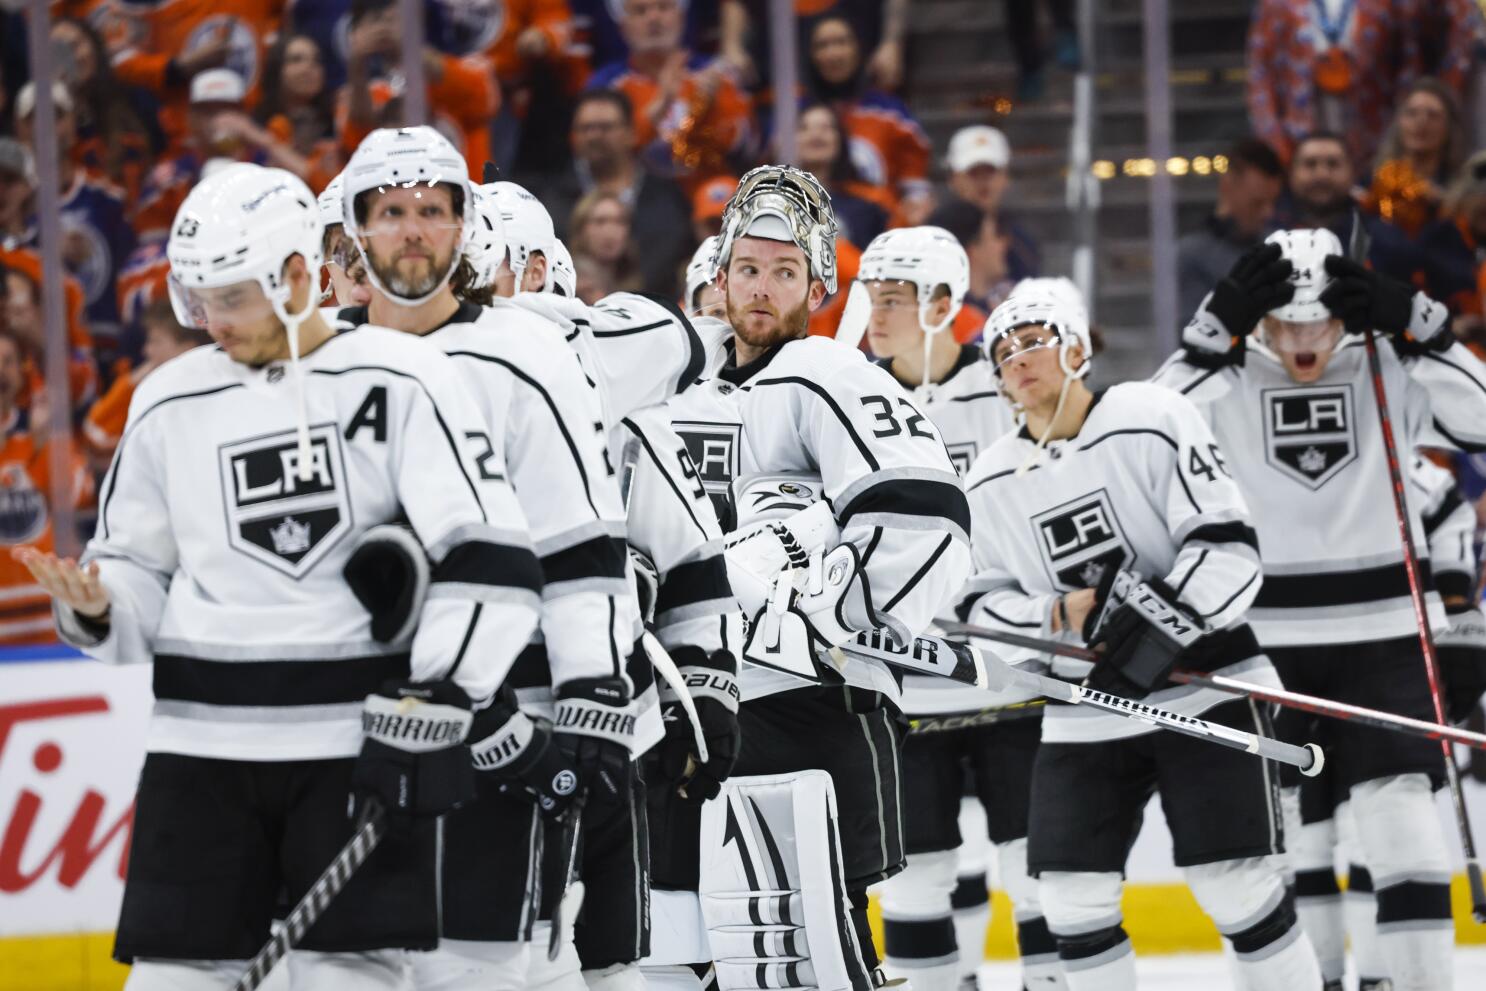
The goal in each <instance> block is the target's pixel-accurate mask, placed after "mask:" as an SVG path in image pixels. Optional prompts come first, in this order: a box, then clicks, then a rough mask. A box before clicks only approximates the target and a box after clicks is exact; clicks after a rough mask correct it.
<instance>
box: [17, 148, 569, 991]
mask: <svg viewBox="0 0 1486 991" xmlns="http://www.w3.org/2000/svg"><path fill="white" fill-rule="evenodd" d="M321 235H322V230H321V226H320V221H319V216H318V213H317V209H316V205H315V199H314V196H313V195H312V194H311V193H310V191H309V190H308V189H307V188H306V187H305V186H304V184H303V183H302V182H300V180H299V179H297V178H296V177H294V176H293V175H291V174H289V173H287V172H283V171H280V170H277V169H263V168H259V167H257V166H253V165H237V166H233V167H232V168H229V169H225V170H223V171H222V172H220V173H218V174H216V175H214V176H212V177H211V178H210V179H207V180H205V181H203V182H202V183H201V184H200V185H198V186H197V187H196V188H195V189H194V190H193V191H192V192H191V194H190V196H189V197H188V198H187V199H186V201H185V202H184V204H183V205H182V207H181V209H180V211H179V213H178V215H177V217H176V218H175V222H174V224H173V226H172V228H171V236H170V242H169V257H170V264H171V279H172V282H171V292H172V298H173V300H174V301H175V302H176V305H177V313H178V317H179V319H180V320H181V322H182V323H183V324H189V325H192V326H205V328H206V329H207V330H208V331H209V332H210V333H211V336H212V338H213V339H214V340H215V342H216V344H217V346H216V347H212V348H198V349H196V350H194V351H192V352H190V353H189V354H187V355H184V356H182V357H180V358H178V359H176V360H174V361H172V362H170V363H168V364H167V365H166V366H164V367H162V368H161V369H160V370H158V371H157V372H156V373H155V374H153V375H151V376H150V377H149V378H148V379H146V380H145V381H144V382H143V383H141V385H140V387H139V389H138V391H137V392H136V393H135V396H134V399H133V403H132V405H131V409H130V416H129V425H128V428H127V431H126V433H125V434H124V438H123V440H122V441H121V442H120V445H119V448H118V451H117V453H116V455H115V457H114V461H113V467H112V469H111V470H110V473H109V476H108V479H107V481H106V482H105V484H104V488H103V495H102V498H101V500H100V512H99V520H98V532H97V534H96V536H95V537H94V538H93V540H92V541H91V542H90V544H89V546H88V549H87V552H86V553H85V555H84V557H83V564H82V565H81V566H78V565H75V564H74V563H73V562H71V561H70V560H64V561H58V560H57V559H56V558H54V557H52V556H50V555H40V554H33V555H30V556H29V558H28V560H27V563H28V564H29V566H30V567H31V569H32V571H33V573H35V574H36V576H37V579H38V581H40V582H41V583H42V584H43V585H45V586H46V587H47V588H48V590H49V591H50V592H51V593H52V594H53V596H54V597H55V599H56V613H57V623H58V628H59V630H60V632H61V634H62V636H63V638H64V639H65V640H67V641H68V642H70V643H73V644H75V645H77V646H79V647H81V648H82V649H83V650H85V651H86V652H87V653H88V654H89V655H90V656H92V657H95V658H97V659H99V660H102V661H106V662H113V663H119V662H132V661H144V660H148V659H153V661H154V691H155V709H154V714H153V717H152V720H151V726H150V734H149V738H148V745H147V749H148V754H147V756H146V759H145V765H144V769H143V771H142V773H141V777H140V784H139V792H138V796H137V807H136V814H135V830H134V839H133V842H132V844H131V848H130V868H129V879H128V883H127V885H126V889H125V896H124V904H123V909H122V912H121V917H120V922H119V929H118V936H117V942H116V945H115V953H116V955H117V956H118V958H119V959H120V960H124V961H132V963H133V970H132V971H131V973H130V976H129V981H128V987H130V988H136V989H156V988H163V987H169V988H179V989H187V991H189V989H208V988H228V987H231V986H232V985H233V984H234V982H235V981H236V980H237V978H238V977H239V976H240V975H241V973H242V972H243V970H244V968H245V966H246V958H248V957H251V956H252V955H253V954H254V953H255V952H256V951H257V950H258V948H259V946H260V945H261V944H262V943H263V942H264V940H265V939H266V938H267V936H268V933H269V923H270V920H271V919H272V917H273V912H274V908H275V906H276V905H277V904H278V900H279V898H280V897H281V894H287V896H288V898H289V899H290V900H291V901H294V900H298V899H299V898H300V896H301V895H303V894H304V893H305V892H306V891H307V890H308V889H309V887H310V885H311V884H312V883H313V882H314V881H315V879H316V877H317V876H318V875H319V874H320V872H321V871H322V870H323V869H324V867H325V866H326V864H328V863H329V862H330V861H331V859H332V858H333V857H334V856H335V854H336V853H337V852H339V850H340V848H341V847H342V845H343V844H344V843H345V842H346V841H347V840H348V839H349V838H350V836H351V833H352V831H353V826H354V820H353V819H352V818H349V817H348V812H347V802H346V795H347V792H348V791H354V792H355V793H356V795H357V796H358V797H357V800H356V803H355V804H356V807H358V808H359V807H361V806H363V805H364V804H365V803H367V802H369V801H371V800H372V799H377V800H380V802H381V803H382V805H383V806H384V807H385V808H386V810H387V811H388V813H389V814H390V815H391V822H392V830H391V835H389V836H388V838H387V839H385V840H384V841H383V843H382V845H381V846H380V847H379V848H378V849H377V850H376V851H375V853H374V854H373V855H372V856H371V857H370V858H369V859H368V860H367V861H366V863H365V864H364V865H363V867H362V868H361V870H360V871H359V872H358V873H357V874H356V876H355V877H354V878H353V879H352V880H351V882H350V883H349V885H348V886H347V888H346V890H345V891H344V892H343V893H342V895H341V896H340V897H339V898H338V899H336V900H335V901H334V902H333V903H332V904H331V905H330V906H329V907H328V908H327V909H326V911H325V913H324V914H323V915H322V916H321V917H320V919H319V921H318V922H317V923H316V924H315V926H314V927H313V928H312V929H310V930H309V931H308V932H307V933H306V934H305V935H304V938H303V939H302V941H301V942H300V944H299V948H298V949H296V950H295V951H294V952H293V953H291V954H290V955H289V958H288V967H289V975H290V983H291V985H292V986H294V987H306V988H320V987H357V988H388V989H393V988H402V987H403V986H404V985H403V954H402V952H401V950H402V949H403V948H411V949H426V948H429V947H431V946H433V945H434V943H435V942H436V941H437V939H438V901H437V883H438V882H437V876H436V872H435V845H434V839H435V838H434V823H433V821H432V817H434V816H436V815H438V814H440V813H442V812H446V811H448V810H449V809H450V808H453V807H454V806H455V805H456V804H458V803H459V802H461V801H464V800H465V799H466V798H467V797H468V794H469V791H470V788H471V781H470V777H471V772H470V770H469V768H470V760H469V751H468V748H467V746H466V739H465V738H466V734H467V731H468V728H469V725H470V721H471V712H470V709H471V702H472V701H473V702H475V703H477V704H478V703H483V702H484V701H485V700H487V699H488V698H489V697H490V696H491V694H492V693H493V692H494V691H495V690H496V688H497V686H498V685H499V684H500V682H501V680H502V678H503V676H504V674H505V671H506V669H507V668H508V667H509V666H510V664H511V662H512V660H513V659H514V658H515V656H516V652H517V651H518V650H519V649H520V648H521V646H522V644H523V643H525V641H526V638H527V636H528V634H529V633H530V631H531V629H532V628H533V625H534V624H535V622H536V616H537V605H538V602H539V599H538V596H539V594H540V571H539V568H538V565H537V561H536V558H535V556H534V554H533V553H532V549H531V544H530V538H529V536H528V534H527V531H526V523H525V520H524V518H523V517H522V514H521V510H520V508H519V507H518V506H517V505H516V502H515V499H514V497H513V496H512V494H511V491H510V489H509V487H508V486H507V485H506V484H505V482H504V481H502V480H500V478H499V477H496V478H492V479H489V480H486V481H485V482H484V483H477V481H476V479H477V475H478V473H479V472H481V471H485V472H487V473H489V474H492V475H495V476H501V475H503V474H504V465H503V464H502V463H501V462H500V460H499V456H498V452H496V456H495V457H494V458H490V459H485V460H482V457H483V455H484V452H485V451H486V450H487V449H488V448H489V437H488V435H487V433H486V430H485V427H484V425H483V423H482V422H481V420H480V416H479V412H478V410H477V409H476V407H475V405H474V403H473V401H472V400H471V399H470V398H469V397H468V393H467V392H466V390H465V388H464V386H463V385H462V384H461V382H460V381H459V377H458V374H457V372H456V371H455V369H454V368H453V366H452V365H451V364H450V363H449V361H448V360H447V359H445V358H444V357H443V356H442V355H440V354H438V353H437V352H435V351H433V350H432V349H429V348H426V347H423V346H422V345H419V344H416V343H415V342H413V341H411V340H408V339H407V338H404V337H402V336H399V335H396V334H392V333H389V332H385V331H379V330H372V329H366V330H359V331H356V332H354V333H339V334H338V333H336V332H334V331H333V330H332V328H331V327H329V326H328V325H327V324H326V323H325V321H324V319H323V318H322V317H321V316H320V314H319V313H318V312H317V311H316V309H315V305H316V303H317V301H318V296H319V271H320V261H321V259H320V240H321ZM219 489H220V491H218V490H219ZM399 516H402V517H404V518H405V519H406V520H407V521H408V522H409V523H410V524H411V528H412V531H413V533H414V534H416V543H415V544H411V545H409V544H408V543H399V541H397V540H396V539H394V538H393V537H389V536H384V534H386V533H387V531H388V530H389V529H391V528H387V527H380V526H379V524H384V523H388V522H391V521H392V520H394V519H395V518H398V517H399ZM399 546H400V547H401V548H402V550H400V551H399V550H398V547H399ZM399 557H401V558H402V559H403V560H404V562H405V563H406V564H407V570H408V571H409V572H412V571H415V570H420V569H416V568H414V566H413V565H414V562H416V561H417V560H421V559H423V558H425V557H426V559H427V561H428V562H429V563H431V566H432V567H431V573H430V574H429V575H428V580H429V582H430V583H429V584H428V585H427V589H428V593H427V597H426V600H424V599H423V598H422V596H421V589H415V588H413V587H411V586H410V587H408V588H405V589H399V588H396V587H392V586H390V585H387V584H385V583H384V582H383V580H382V568H381V567H380V565H379V563H378V562H380V561H385V560H389V559H396V558H399ZM421 570H424V571H427V570H428V569H427V566H426V565H425V566H424V568H423V569H421ZM353 590H354V591H353ZM399 597H401V605H400V606H398V605H397V604H396V602H397V600H398V599H399ZM358 599H360V600H361V601H358ZM414 626H416V630H415V631H414V630H412V627H414ZM409 631H411V632H409ZM410 731H411V732H410ZM413 741H417V742H416V743H415V742H413ZM358 754H359V756H358ZM204 824H205V825H204Z"/></svg>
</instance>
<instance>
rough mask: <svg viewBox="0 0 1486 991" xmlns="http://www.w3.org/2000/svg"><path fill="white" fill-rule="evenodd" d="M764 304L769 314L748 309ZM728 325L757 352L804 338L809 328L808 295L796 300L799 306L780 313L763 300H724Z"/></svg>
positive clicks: (757, 307) (758, 307)
mask: <svg viewBox="0 0 1486 991" xmlns="http://www.w3.org/2000/svg"><path fill="white" fill-rule="evenodd" d="M763 307H767V308H768V309H769V311H770V313H771V314H773V315H772V317H766V316H763V315H762V314H758V313H753V312H751V311H753V310H755V309H760V308H763ZM727 310H728V324H729V325H730V326H731V327H732V328H733V333H735V334H737V335H738V337H739V338H741V339H742V341H743V343H745V344H747V345H748V346H749V347H751V348H757V349H759V350H761V351H763V350H767V349H769V348H772V347H775V346H777V345H780V344H784V343H786V342H788V341H793V340H795V339H796V338H799V337H804V336H805V332H806V331H807V330H808V329H809V327H810V300H809V299H808V297H807V298H806V299H803V300H801V301H800V305H799V306H796V307H795V308H793V309H791V310H789V311H788V312H786V313H785V314H783V315H782V316H781V315H780V314H779V312H778V310H777V309H776V308H774V307H773V306H771V305H770V304H767V303H762V302H758V301H755V300H748V301H745V302H743V303H734V302H733V300H732V299H731V298H729V299H728V301H727Z"/></svg>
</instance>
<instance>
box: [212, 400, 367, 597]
mask: <svg viewBox="0 0 1486 991" xmlns="http://www.w3.org/2000/svg"><path fill="white" fill-rule="evenodd" d="M220 462H221V469H222V496H223V500H224V502H225V503H226V508H227V524H228V526H227V537H228V540H229V542H230V543H231V544H232V546H233V548H235V549H236V550H238V551H241V552H242V553H244V554H246V555H247V556H248V557H250V558H253V559H254V560H255V561H259V562H261V563H263V564H266V565H268V566H269V567H270V568H274V569H275V570H277V571H282V572H283V573H284V574H286V575H289V576H290V577H292V578H299V577H300V576H302V575H303V574H304V573H305V572H307V571H309V570H310V569H311V568H313V567H314V566H315V563H316V562H317V561H319V560H320V559H321V558H322V557H324V556H325V554H326V553H327V552H328V551H329V550H330V548H332V547H334V546H335V544H336V543H337V542H338V541H339V540H340V539H341V537H343V536H344V535H345V534H346V532H347V531H348V530H349V529H350V527H351V506H350V501H349V496H348V495H347V492H346V486H345V484H344V479H345V467H344V460H343V458H342V456H341V444H340V432H339V431H338V430H337V429H336V427H335V425H334V424H319V425H317V426H313V427H310V471H309V478H308V479H301V478H300V477H299V442H298V439H297V437H296V436H295V433H294V431H293V430H285V431H282V432H280V433H275V434H268V435H266V436H263V437H255V438H253V439H251V440H245V441H240V442H238V443H236V444H229V445H224V446H223V447H222V448H221V450H220Z"/></svg>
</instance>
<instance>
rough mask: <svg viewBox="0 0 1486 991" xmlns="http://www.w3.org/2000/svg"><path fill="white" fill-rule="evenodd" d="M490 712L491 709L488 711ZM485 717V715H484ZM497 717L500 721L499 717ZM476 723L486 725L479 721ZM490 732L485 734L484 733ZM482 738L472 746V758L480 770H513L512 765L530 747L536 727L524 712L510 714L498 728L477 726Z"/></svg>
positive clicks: (496, 715) (497, 715)
mask: <svg viewBox="0 0 1486 991" xmlns="http://www.w3.org/2000/svg"><path fill="white" fill-rule="evenodd" d="M487 711H488V710H487ZM482 715H483V714H482ZM494 718H496V719H500V716H499V714H495V716H494ZM476 722H477V723H480V722H483V720H482V719H480V718H478V717H477V718H476ZM487 729H488V730H489V731H488V732H485V730H487ZM475 732H476V734H478V735H479V739H477V740H473V741H471V743H470V758H471V760H472V761H473V762H474V765H475V769H476V770H478V771H505V770H511V771H514V770H516V768H515V767H514V766H513V765H515V764H516V762H517V761H519V760H520V759H521V755H522V754H523V753H525V752H526V749H527V747H529V746H531V741H532V737H533V736H535V735H536V726H535V724H534V723H533V722H532V720H531V718H530V717H529V716H527V715H526V714H525V713H524V712H509V714H508V715H507V716H506V717H505V719H504V720H503V721H502V722H500V724H499V725H497V726H495V727H486V726H477V727H476V730H475Z"/></svg>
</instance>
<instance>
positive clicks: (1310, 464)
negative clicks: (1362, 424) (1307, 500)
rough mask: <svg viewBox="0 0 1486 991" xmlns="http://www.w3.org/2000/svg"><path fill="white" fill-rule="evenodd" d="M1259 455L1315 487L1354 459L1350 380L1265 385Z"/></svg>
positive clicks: (1355, 445)
mask: <svg viewBox="0 0 1486 991" xmlns="http://www.w3.org/2000/svg"><path fill="white" fill-rule="evenodd" d="M1261 401H1262V402H1263V404H1264V441H1265V443H1264V457H1265V460H1266V461H1268V462H1269V465H1270V467H1272V468H1274V469H1275V470H1277V471H1279V472H1280V473H1281V474H1283V475H1288V476H1289V477H1290V478H1293V479H1294V480H1295V481H1297V482H1299V483H1300V484H1301V485H1304V486H1306V487H1307V488H1311V489H1319V488H1320V487H1321V486H1323V485H1325V484H1326V483H1327V482H1329V481H1331V480H1332V479H1333V478H1335V477H1336V476H1337V474H1339V473H1340V472H1341V470H1342V469H1343V468H1345V467H1346V466H1347V465H1349V464H1351V463H1352V462H1353V461H1355V460H1356V459H1357V438H1356V434H1355V430H1354V427H1353V423H1354V420H1353V417H1352V411H1353V410H1354V409H1355V408H1356V405H1355V404H1354V403H1353V401H1352V387H1351V385H1347V384H1343V385H1330V386H1305V387H1301V388H1293V389H1266V390H1264V393H1263V395H1262V400H1261Z"/></svg>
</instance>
